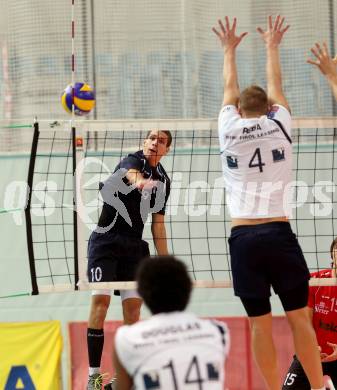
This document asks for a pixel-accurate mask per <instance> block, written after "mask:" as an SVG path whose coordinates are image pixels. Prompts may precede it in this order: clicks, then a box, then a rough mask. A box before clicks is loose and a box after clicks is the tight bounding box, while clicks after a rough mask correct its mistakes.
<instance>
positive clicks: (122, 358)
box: [114, 256, 229, 390]
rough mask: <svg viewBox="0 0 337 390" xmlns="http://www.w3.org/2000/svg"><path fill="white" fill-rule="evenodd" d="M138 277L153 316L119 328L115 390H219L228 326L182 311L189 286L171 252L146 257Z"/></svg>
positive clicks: (226, 348) (184, 270)
mask: <svg viewBox="0 0 337 390" xmlns="http://www.w3.org/2000/svg"><path fill="white" fill-rule="evenodd" d="M136 279H137V282H138V292H139V294H140V296H141V297H142V298H143V300H144V303H145V305H146V306H147V307H148V308H149V309H150V311H151V313H152V314H153V316H152V317H151V318H149V319H147V320H145V321H141V322H138V323H136V324H133V325H124V326H122V327H120V328H119V329H118V330H117V333H116V336H115V349H114V366H115V368H116V373H117V383H116V384H117V389H118V390H130V389H131V388H132V389H136V390H147V389H152V390H156V389H160V390H183V389H184V390H187V389H189V388H191V389H199V390H223V389H224V382H225V372H224V371H225V358H226V356H227V354H228V350H229V334H228V329H227V327H226V325H225V324H224V323H222V322H221V323H220V322H217V321H211V320H206V319H200V318H198V317H197V316H195V315H194V314H192V313H189V312H186V311H185V308H186V306H187V304H188V301H189V298H190V293H191V290H192V282H191V279H190V277H189V275H188V272H187V270H186V266H185V265H184V264H183V263H182V262H181V261H179V260H177V259H176V258H174V257H172V256H162V257H160V258H157V257H154V258H148V259H146V260H144V261H143V262H142V263H141V265H140V267H139V270H138V274H137V278H136Z"/></svg>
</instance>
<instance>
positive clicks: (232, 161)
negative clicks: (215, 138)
mask: <svg viewBox="0 0 337 390" xmlns="http://www.w3.org/2000/svg"><path fill="white" fill-rule="evenodd" d="M226 160H227V166H228V168H230V169H236V168H238V167H239V165H238V159H237V158H236V157H234V156H226Z"/></svg>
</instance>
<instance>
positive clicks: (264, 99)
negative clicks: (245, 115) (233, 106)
mask: <svg viewBox="0 0 337 390" xmlns="http://www.w3.org/2000/svg"><path fill="white" fill-rule="evenodd" d="M239 102H240V108H241V110H242V111H243V112H257V113H267V112H268V96H267V94H266V91H265V90H264V89H263V88H261V87H259V86H258V85H251V86H250V87H248V88H246V89H244V90H243V91H242V92H241V94H240V98H239Z"/></svg>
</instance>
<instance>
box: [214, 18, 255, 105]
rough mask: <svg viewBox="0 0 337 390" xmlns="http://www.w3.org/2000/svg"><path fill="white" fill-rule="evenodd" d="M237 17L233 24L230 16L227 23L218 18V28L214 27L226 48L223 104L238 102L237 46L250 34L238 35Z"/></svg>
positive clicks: (226, 19)
mask: <svg viewBox="0 0 337 390" xmlns="http://www.w3.org/2000/svg"><path fill="white" fill-rule="evenodd" d="M236 22H237V20H236V18H234V20H233V24H232V26H230V21H229V18H228V16H226V17H225V25H224V24H223V23H222V21H221V19H219V20H218V24H219V27H218V29H216V28H215V27H213V28H212V30H213V32H214V33H215V34H216V35H217V37H218V38H219V40H220V42H221V45H222V47H223V49H224V67H223V76H224V99H223V105H228V104H233V105H236V106H237V104H238V101H239V96H240V89H239V83H238V75H237V68H236V58H235V56H236V48H237V46H238V45H239V44H240V42H241V41H242V39H243V38H244V37H245V36H246V35H247V34H248V33H247V32H243V33H242V34H240V35H236V31H235V30H236Z"/></svg>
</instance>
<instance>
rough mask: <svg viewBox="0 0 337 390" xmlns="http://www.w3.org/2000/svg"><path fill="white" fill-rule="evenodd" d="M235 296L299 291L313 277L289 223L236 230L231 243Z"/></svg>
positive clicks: (261, 296)
mask: <svg viewBox="0 0 337 390" xmlns="http://www.w3.org/2000/svg"><path fill="white" fill-rule="evenodd" d="M228 242H229V249H230V255H231V267H232V274H233V284H234V292H235V295H237V296H239V297H246V298H266V297H270V295H271V294H270V287H271V286H272V287H273V289H274V291H275V293H276V294H279V293H283V292H286V291H290V290H292V289H294V288H296V287H297V286H298V285H300V284H301V283H303V282H304V281H306V280H309V279H310V273H309V270H308V267H307V264H306V262H305V259H304V256H303V252H302V250H301V247H300V246H299V244H298V241H297V238H296V235H295V234H294V233H293V232H292V230H291V226H290V224H289V223H288V222H271V223H264V224H260V225H245V226H236V227H234V228H232V231H231V236H230V238H229V240H228Z"/></svg>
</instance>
